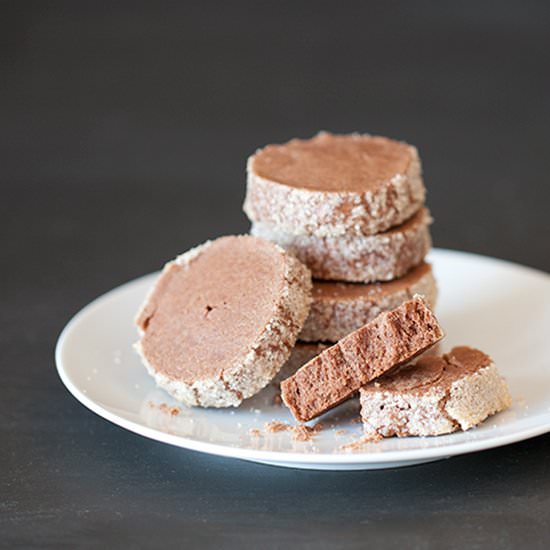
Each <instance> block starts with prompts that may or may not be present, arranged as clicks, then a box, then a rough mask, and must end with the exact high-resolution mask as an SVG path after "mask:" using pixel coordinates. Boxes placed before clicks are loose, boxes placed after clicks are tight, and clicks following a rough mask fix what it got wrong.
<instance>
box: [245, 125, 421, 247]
mask: <svg viewBox="0 0 550 550" xmlns="http://www.w3.org/2000/svg"><path fill="white" fill-rule="evenodd" d="M247 171H248V185H247V193H246V198H245V203H244V211H245V212H246V214H247V215H248V217H249V218H250V220H251V221H253V222H262V223H266V224H269V225H272V226H276V227H277V228H278V229H280V230H281V231H284V232H287V233H292V234H295V235H302V234H305V235H316V236H318V237H327V236H333V237H334V236H338V235H344V234H346V235H373V234H375V233H379V232H381V231H385V230H386V229H389V228H390V227H393V226H395V225H399V224H400V223H402V222H404V221H405V220H406V219H408V218H410V217H411V216H412V215H413V214H414V213H415V212H416V211H417V210H419V208H420V207H421V206H422V204H423V203H424V198H425V194H426V191H425V188H424V183H423V181H422V176H421V166H420V159H419V157H418V152H417V150H416V148H415V147H413V146H411V145H408V144H406V143H403V142H399V141H394V140H391V139H388V138H385V137H377V136H370V135H359V134H351V135H333V134H329V133H327V132H321V133H319V134H318V135H316V136H315V137H313V138H311V139H308V140H300V139H293V140H291V141H289V142H288V143H285V144H282V145H268V146H267V147H264V148H263V149H260V150H258V151H257V152H256V153H255V154H254V155H252V156H251V157H250V158H249V159H248V165H247Z"/></svg>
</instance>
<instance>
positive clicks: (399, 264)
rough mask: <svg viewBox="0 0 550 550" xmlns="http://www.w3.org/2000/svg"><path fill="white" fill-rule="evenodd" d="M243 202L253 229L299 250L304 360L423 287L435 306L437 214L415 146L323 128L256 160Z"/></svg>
mask: <svg viewBox="0 0 550 550" xmlns="http://www.w3.org/2000/svg"><path fill="white" fill-rule="evenodd" d="M247 169H248V185H247V194H246V199H245V203H244V210H245V212H246V214H247V215H248V217H249V219H250V221H251V222H252V227H251V233H252V235H254V236H257V237H261V238H263V239H267V240H270V241H272V242H274V243H276V244H278V245H280V246H281V247H283V248H285V249H286V250H287V251H289V252H291V253H292V254H293V255H295V256H296V257H297V258H298V259H299V260H301V261H302V262H303V263H304V264H306V265H307V267H308V268H309V269H310V271H311V273H312V276H313V303H312V306H311V310H310V314H309V317H308V318H307V320H306V323H305V325H304V327H303V329H302V331H301V333H300V335H299V342H298V344H297V346H296V347H295V350H294V352H293V355H295V356H296V357H297V362H298V363H302V364H303V362H304V359H308V358H310V357H312V356H314V355H316V354H317V353H319V351H321V350H322V349H323V347H324V344H326V343H330V344H332V343H335V342H337V341H338V340H340V339H341V338H343V337H344V336H346V335H347V334H349V333H351V332H353V331H355V330H357V329H358V328H359V327H361V326H363V325H365V324H366V323H368V322H370V321H372V320H373V319H374V318H375V317H376V316H377V315H378V314H379V313H381V312H383V311H389V310H392V309H394V308H396V307H397V306H399V305H400V304H401V303H403V302H404V301H406V300H408V299H410V298H411V297H412V296H413V295H415V294H421V295H423V296H424V297H425V299H426V300H427V302H428V304H429V305H430V306H431V307H433V306H434V305H435V300H436V295H437V288H436V283H435V279H434V277H433V274H432V268H431V266H430V265H429V264H427V263H425V262H424V258H425V256H426V254H427V253H428V251H429V250H430V247H431V237H430V231H429V226H430V224H431V222H432V219H431V216H430V213H429V212H428V210H427V209H426V207H425V206H424V200H425V195H426V190H425V187H424V183H423V180H422V174H421V165H420V159H419V156H418V152H417V150H416V148H415V147H413V146H411V145H408V144H406V143H403V142H399V141H394V140H391V139H388V138H385V137H375V136H370V135H359V134H352V135H333V134H329V133H326V132H322V133H319V134H318V135H317V136H315V137H314V138H312V139H308V140H299V139H293V140H291V141H289V142H288V143H285V144H282V145H268V146H267V147H264V148H263V149H260V150H258V151H257V152H256V153H255V154H254V155H253V156H251V157H250V158H249V160H248V166H247Z"/></svg>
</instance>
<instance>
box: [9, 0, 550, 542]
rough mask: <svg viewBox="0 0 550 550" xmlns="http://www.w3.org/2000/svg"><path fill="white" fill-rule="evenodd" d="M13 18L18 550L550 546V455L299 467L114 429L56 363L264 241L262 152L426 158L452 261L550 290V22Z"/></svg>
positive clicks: (355, 6) (212, 12)
mask: <svg viewBox="0 0 550 550" xmlns="http://www.w3.org/2000/svg"><path fill="white" fill-rule="evenodd" d="M0 9H1V13H0V75H1V85H0V143H1V149H0V150H1V162H0V183H1V191H2V193H1V200H0V230H1V236H2V253H1V254H0V262H1V266H0V267H1V270H0V271H1V291H2V315H1V316H0V343H1V345H2V376H3V378H2V384H1V386H0V413H1V414H0V471H1V472H2V476H1V481H0V533H2V535H1V537H0V546H5V547H10V548H11V547H17V546H20V547H25V548H26V547H29V548H34V547H36V548H77V547H80V548H110V547H114V546H119V547H131V548H149V547H166V548H171V547H185V548H191V547H198V546H201V545H204V546H216V547H234V548H268V547H269V548H287V547H295V546H296V547H297V546H301V547H304V548H315V549H323V548H329V547H337V546H344V545H349V546H351V547H362V546H364V545H367V544H368V545H374V547H375V548H390V547H395V548H397V547H399V546H402V547H414V548H440V547H442V546H449V547H457V548H458V547H460V548H462V547H470V548H477V547H489V546H491V545H493V546H494V545H500V546H501V547H506V548H513V547H519V546H522V547H531V548H534V547H543V546H544V542H545V539H546V543H548V536H549V528H550V473H549V468H548V464H549V461H550V437H549V436H542V437H539V438H536V439H533V440H531V441H526V442H524V443H520V444H516V445H511V446H508V447H504V448H501V449H496V450H493V451H488V452H483V453H479V454H475V455H470V456H463V457H459V458H455V459H452V460H448V461H443V462H438V463H434V464H431V465H425V466H419V467H413V468H409V469H402V470H394V471H379V472H357V473H322V472H303V471H293V470H283V469H276V468H272V467H267V466H260V465H254V464H246V463H241V462H237V461H232V460H227V459H218V458H213V457H209V456H206V455H201V454H197V453H193V452H188V451H184V450H180V449H175V448H172V447H169V446H167V445H163V444H160V443H155V442H152V441H148V440H145V439H143V438H140V437H138V436H136V435H133V434H130V433H128V432H126V431H124V430H122V429H120V428H118V427H115V426H112V425H110V424H108V423H107V422H106V421H104V420H102V419H100V418H98V417H96V416H94V415H93V414H92V413H91V412H88V411H87V410H86V409H84V408H83V407H82V406H80V405H79V404H78V403H77V402H76V401H75V400H74V399H73V398H72V397H71V396H70V395H69V394H68V393H67V391H66V390H65V389H64V388H63V387H62V385H61V383H60V381H59V380H58V378H57V375H56V373H55V367H54V363H53V347H54V343H55V339H56V337H57V335H58V333H59V331H60V330H61V328H62V327H63V325H64V324H65V322H66V321H67V320H68V319H69V317H70V316H71V315H73V314H74V313H75V312H76V311H77V310H78V309H79V308H80V307H82V306H83V305H84V304H86V303H87V302H88V301H90V300H91V299H93V298H94V297H96V296H97V295H98V294H100V293H102V292H104V291H106V290H108V289H110V288H112V287H114V286H116V285H118V284H120V283H122V282H124V281H126V280H128V279H131V278H134V277H136V276H139V275H141V274H143V273H146V272H149V271H152V270H155V269H158V268H159V267H160V266H161V265H162V264H163V263H164V262H165V261H166V260H167V259H169V258H171V257H173V256H175V255H176V254H177V253H179V252H182V251H184V250H185V249H187V248H188V247H190V246H191V245H195V244H197V243H200V242H202V241H204V240H205V239H207V238H209V237H215V236H217V235H220V234H224V233H236V232H243V231H246V230H247V221H246V219H245V217H244V215H243V214H242V213H241V211H240V206H241V202H242V198H243V193H244V182H245V173H244V168H245V159H246V157H247V155H248V154H250V153H251V152H252V151H253V150H254V149H255V148H256V147H258V146H261V145H263V144H265V143H268V142H272V141H282V140H286V139H288V138H291V137H293V136H301V137H307V136H310V135H311V134H313V133H315V132H316V131H317V130H319V129H327V130H333V131H339V132H349V131H354V130H357V131H367V132H371V133H379V134H383V135H388V136H391V137H395V138H400V139H404V140H408V141H410V142H411V143H414V144H415V145H417V146H418V147H419V149H420V152H421V155H422V158H423V161H424V169H425V180H426V184H427V186H428V189H429V199H428V200H429V205H430V207H431V209H432V212H433V214H434V217H435V218H436V223H435V225H434V226H433V236H434V240H435V243H436V245H438V246H443V247H450V248H458V249H464V250H469V251H475V252H480V253H483V254H489V255H493V256H498V257H502V258H507V259H510V260H513V261H517V262H521V263H525V264H528V265H531V266H534V267H538V268H540V269H543V270H547V271H548V270H550V254H549V250H548V241H547V238H548V234H549V231H550V220H549V217H548V207H549V204H550V192H549V189H550V186H549V184H548V178H549V174H550V155H549V153H548V141H549V140H548V128H549V127H550V100H549V97H550V95H549V92H550V63H549V62H550V26H549V24H550V9H549V8H548V4H547V3H543V2H539V3H533V2H515V3H514V2H457V3H450V2H449V3H440V2H398V3H396V2H341V3H336V2H330V3H329V2H296V1H295V2H270V3H264V2H252V1H251V2H247V3H242V2H239V3H233V2H219V3H212V2H204V1H203V2H193V3H184V2H174V3H158V2H150V3H148V4H140V3H128V4H125V3H121V2H117V3H111V2H89V3H84V2H67V3H63V2H36V3H28V2H15V3H11V2H2V3H0ZM465 276H467V274H465ZM473 284H474V283H473ZM512 313H513V312H511V314H512Z"/></svg>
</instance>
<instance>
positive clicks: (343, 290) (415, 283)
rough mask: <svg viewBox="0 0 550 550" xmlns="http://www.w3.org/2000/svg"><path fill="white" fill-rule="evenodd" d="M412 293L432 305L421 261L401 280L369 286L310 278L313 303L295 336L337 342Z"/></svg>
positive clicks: (427, 269)
mask: <svg viewBox="0 0 550 550" xmlns="http://www.w3.org/2000/svg"><path fill="white" fill-rule="evenodd" d="M415 294H420V295H421V296H424V298H425V299H426V301H427V302H428V305H429V306H430V308H431V309H433V308H434V307H435V302H436V298H437V286H436V283H435V279H434V276H433V273H432V267H431V265H430V264H427V263H422V264H420V265H419V266H418V267H415V268H414V269H413V270H412V271H409V273H407V274H406V275H405V276H404V277H401V279H395V280H394V281H388V282H386V283H374V284H370V285H362V284H354V283H334V282H325V281H317V280H314V281H313V294H312V296H313V302H312V303H311V309H310V310H309V316H308V318H307V320H306V322H305V325H304V328H303V329H302V332H300V335H299V336H298V338H299V339H300V340H303V341H306V342H322V341H325V342H337V341H338V340H340V339H341V338H343V337H344V336H346V335H347V334H349V333H350V332H353V331H354V330H357V329H358V328H360V327H362V326H363V325H365V324H366V323H368V322H370V321H372V320H373V319H374V318H375V317H376V316H377V315H378V314H380V313H381V312H383V311H390V310H391V309H394V308H396V307H397V306H399V305H400V304H402V303H403V302H405V301H406V300H410V299H411V298H412V297H413V296H414V295H415Z"/></svg>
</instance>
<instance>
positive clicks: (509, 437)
mask: <svg viewBox="0 0 550 550" xmlns="http://www.w3.org/2000/svg"><path fill="white" fill-rule="evenodd" d="M446 254H450V255H455V256H456V255H461V256H467V257H469V258H475V259H477V260H482V261H488V262H492V263H498V264H501V265H503V266H505V267H509V268H513V269H520V270H524V271H527V272H529V273H531V274H532V275H536V276H540V277H544V278H545V279H547V280H548V282H549V283H550V274H548V273H546V272H545V271H542V270H539V269H536V268H533V267H530V266H525V265H522V264H517V263H514V262H511V261H508V260H503V259H500V258H494V257H492V256H485V255H482V254H477V253H471V252H466V251H462V250H453V249H447V248H433V249H432V250H431V251H430V254H429V255H428V257H427V260H428V261H430V256H433V255H435V256H438V255H442V256H444V255H446ZM157 273H158V272H153V273H148V274H146V275H142V276H140V277H137V278H135V279H131V280H129V281H127V282H125V283H122V284H120V285H117V286H116V287H114V288H112V289H110V290H108V291H107V292H104V293H103V294H101V295H99V296H98V297H96V298H95V299H93V300H92V301H91V302H89V303H88V304H86V305H85V306H84V307H83V308H81V309H80V310H79V311H78V312H77V313H76V314H74V315H73V316H72V317H71V318H70V320H69V321H68V322H67V324H66V325H65V326H64V327H63V329H62V330H61V332H60V334H59V336H58V338H57V342H56V345H55V364H56V369H57V373H58V375H59V377H60V379H61V381H62V382H63V384H64V386H65V387H66V389H67V390H68V391H69V393H70V394H71V395H72V396H73V397H74V398H75V399H76V400H77V401H78V402H79V403H81V404H82V405H84V406H85V407H86V408H87V409H89V410H90V411H92V412H93V413H95V414H97V415H98V416H100V417H101V418H103V419H105V420H107V421H109V422H111V423H113V424H115V425H117V426H119V427H121V428H124V429H126V430H128V431H130V432H132V433H136V434H138V435H141V436H142V437H146V438H148V439H152V440H155V441H160V442H162V443H167V444H170V445H174V446H176V447H180V448H185V449H189V450H193V451H198V452H204V453H208V454H212V455H217V456H223V457H231V458H236V459H243V460H252V461H257V462H273V463H278V464H280V465H287V466H292V464H309V465H312V464H319V465H324V466H326V465H334V466H339V465H351V464H365V465H369V464H383V463H394V464H395V463H399V462H408V461H414V460H422V459H426V460H430V459H435V458H438V457H440V458H445V457H449V456H458V455H462V454H467V453H471V452H477V451H483V450H488V449H493V448H497V447H502V446H505V445H509V444H512V443H517V442H520V441H524V440H526V439H530V438H532V437H536V436H538V435H543V434H545V433H548V432H550V412H549V413H546V414H544V413H543V414H539V415H536V416H534V417H533V418H538V417H541V420H540V421H539V422H538V423H537V424H536V425H530V426H526V427H525V428H523V429H521V430H519V431H516V432H513V433H508V434H501V435H499V436H494V437H489V438H485V439H482V440H477V441H476V440H473V441H463V442H459V443H455V444H452V443H451V444H445V445H441V446H436V447H426V448H420V449H405V450H393V451H383V452H376V453H372V452H368V451H367V452H365V451H362V452H359V451H358V452H350V453H297V452H287V451H266V450H261V449H250V448H246V447H234V446H230V445H224V444H219V443H212V442H208V441H200V440H197V439H193V438H189V437H186V436H182V435H176V434H170V433H167V432H165V431H163V430H160V429H158V428H152V427H149V426H146V425H144V424H141V423H138V422H135V421H132V420H129V419H127V418H125V417H123V416H120V415H118V414H116V413H114V412H112V411H111V410H110V409H109V408H108V407H107V406H104V405H102V404H101V403H98V402H97V401H96V400H94V399H92V398H90V397H88V396H87V395H86V394H85V393H84V392H83V391H82V390H81V389H80V388H79V387H78V386H77V385H76V384H75V383H74V382H73V381H72V380H71V378H70V375H69V373H68V370H67V367H66V365H65V363H64V360H63V353H64V348H65V346H66V342H67V340H68V339H69V338H70V336H71V334H72V331H73V330H74V329H75V328H76V327H77V326H78V324H79V323H81V322H82V321H83V320H84V319H85V318H86V317H87V316H88V315H90V314H91V313H92V312H93V311H95V310H96V309H98V308H100V307H101V306H102V305H103V303H104V302H107V301H108V300H109V299H110V298H111V296H112V295H113V294H115V293H117V292H119V291H120V290H122V289H123V288H125V287H129V286H133V285H135V284H138V283H139V282H141V281H143V280H144V279H147V278H152V277H153V276H155V275H156V274H157ZM231 410H233V409H231ZM448 435H451V436H452V434H448Z"/></svg>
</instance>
